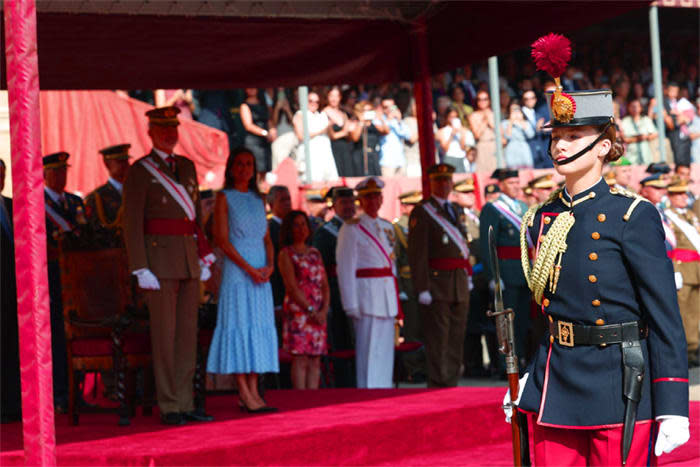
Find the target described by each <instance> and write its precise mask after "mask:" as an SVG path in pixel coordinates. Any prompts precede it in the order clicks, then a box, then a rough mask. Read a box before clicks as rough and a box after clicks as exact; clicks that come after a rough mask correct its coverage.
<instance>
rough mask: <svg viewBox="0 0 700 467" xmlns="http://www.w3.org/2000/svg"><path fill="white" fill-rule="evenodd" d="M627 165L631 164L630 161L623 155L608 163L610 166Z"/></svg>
mask: <svg viewBox="0 0 700 467" xmlns="http://www.w3.org/2000/svg"><path fill="white" fill-rule="evenodd" d="M627 165H632V162H630V160H629V159H627V158H626V157H625V156H622V157H620V158H619V159H618V160H616V161H614V162H611V163H610V167H624V166H627Z"/></svg>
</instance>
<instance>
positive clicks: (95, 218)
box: [85, 144, 131, 246]
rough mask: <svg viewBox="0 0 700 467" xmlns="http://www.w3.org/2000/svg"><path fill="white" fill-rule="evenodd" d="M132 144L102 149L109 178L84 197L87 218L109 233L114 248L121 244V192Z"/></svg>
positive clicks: (95, 227) (94, 225)
mask: <svg viewBox="0 0 700 467" xmlns="http://www.w3.org/2000/svg"><path fill="white" fill-rule="evenodd" d="M130 147H131V145H130V144H118V145H116V146H109V147H106V148H104V149H100V151H99V153H100V154H101V155H102V161H103V162H104V164H105V167H106V168H107V172H108V173H109V178H108V179H107V182H106V183H105V184H104V185H100V186H99V187H97V188H95V190H94V191H92V192H91V193H90V194H89V195H87V197H86V198H85V215H86V217H87V220H88V222H89V223H90V225H91V226H92V227H93V228H94V229H96V230H107V231H108V232H109V233H110V239H113V240H114V241H115V243H113V245H114V246H116V245H121V244H122V242H123V240H122V239H121V234H122V232H121V230H122V225H121V217H122V209H121V207H122V189H123V186H124V181H125V180H126V175H127V174H128V172H129V158H130V157H131V156H130V155H129V148H130Z"/></svg>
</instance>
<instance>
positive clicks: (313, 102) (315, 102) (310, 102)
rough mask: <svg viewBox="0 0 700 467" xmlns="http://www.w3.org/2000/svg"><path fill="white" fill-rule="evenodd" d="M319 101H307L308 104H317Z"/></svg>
mask: <svg viewBox="0 0 700 467" xmlns="http://www.w3.org/2000/svg"><path fill="white" fill-rule="evenodd" d="M318 103H319V100H318V99H309V104H318Z"/></svg>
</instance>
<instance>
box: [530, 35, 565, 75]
mask: <svg viewBox="0 0 700 467" xmlns="http://www.w3.org/2000/svg"><path fill="white" fill-rule="evenodd" d="M532 59H533V60H534V61H535V65H537V68H538V69H539V70H542V71H546V72H547V73H549V74H550V75H552V78H559V77H560V76H561V75H563V74H564V70H566V66H567V65H568V64H569V60H571V41H569V39H567V38H566V37H564V36H562V35H561V34H553V33H551V34H547V35H546V36H543V37H540V38H539V39H537V40H536V41H535V42H533V43H532Z"/></svg>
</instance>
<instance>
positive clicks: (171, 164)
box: [165, 156, 175, 173]
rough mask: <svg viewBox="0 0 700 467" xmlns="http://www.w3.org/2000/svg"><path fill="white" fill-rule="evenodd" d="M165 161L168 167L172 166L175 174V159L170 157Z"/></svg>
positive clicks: (171, 168)
mask: <svg viewBox="0 0 700 467" xmlns="http://www.w3.org/2000/svg"><path fill="white" fill-rule="evenodd" d="M165 160H166V161H167V162H168V165H169V166H170V171H171V172H172V173H175V158H174V157H173V156H168V157H167V158H166V159H165Z"/></svg>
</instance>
